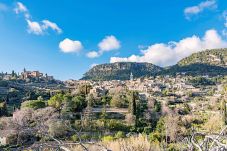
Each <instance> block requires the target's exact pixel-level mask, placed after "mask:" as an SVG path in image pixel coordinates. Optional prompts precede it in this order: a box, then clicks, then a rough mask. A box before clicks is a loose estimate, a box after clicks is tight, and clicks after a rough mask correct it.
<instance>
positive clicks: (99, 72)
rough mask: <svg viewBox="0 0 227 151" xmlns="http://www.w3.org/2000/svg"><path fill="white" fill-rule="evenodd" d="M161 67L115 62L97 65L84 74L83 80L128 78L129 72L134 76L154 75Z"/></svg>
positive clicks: (149, 64) (148, 64)
mask: <svg viewBox="0 0 227 151" xmlns="http://www.w3.org/2000/svg"><path fill="white" fill-rule="evenodd" d="M161 70H162V68H161V67H158V66H155V65H153V64H151V63H136V62H117V63H111V64H102V65H97V66H95V67H93V68H92V69H90V70H89V71H88V72H86V73H85V74H84V77H83V78H82V79H83V80H129V78H130V74H131V72H132V73H133V76H134V77H135V78H138V77H142V76H145V75H154V74H155V73H157V72H159V71H161Z"/></svg>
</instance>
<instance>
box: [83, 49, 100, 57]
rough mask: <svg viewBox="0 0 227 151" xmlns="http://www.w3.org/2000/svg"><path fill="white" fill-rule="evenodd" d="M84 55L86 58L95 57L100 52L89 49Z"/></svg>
mask: <svg viewBox="0 0 227 151" xmlns="http://www.w3.org/2000/svg"><path fill="white" fill-rule="evenodd" d="M86 55H87V57H88V58H97V57H99V56H100V54H99V53H98V52H97V51H90V52H88V53H87V54H86Z"/></svg>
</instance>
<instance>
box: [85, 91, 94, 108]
mask: <svg viewBox="0 0 227 151" xmlns="http://www.w3.org/2000/svg"><path fill="white" fill-rule="evenodd" d="M86 99H87V106H89V107H93V105H94V102H95V98H94V96H93V94H89V95H88V97H87V98H86Z"/></svg>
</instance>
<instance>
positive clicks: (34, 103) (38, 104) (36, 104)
mask: <svg viewBox="0 0 227 151" xmlns="http://www.w3.org/2000/svg"><path fill="white" fill-rule="evenodd" d="M44 107H46V102H45V101H42V100H29V101H25V102H23V103H21V108H31V109H35V110H36V109H39V108H44Z"/></svg>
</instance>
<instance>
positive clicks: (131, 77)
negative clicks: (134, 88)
mask: <svg viewBox="0 0 227 151" xmlns="http://www.w3.org/2000/svg"><path fill="white" fill-rule="evenodd" d="M130 81H133V74H132V72H131V74H130Z"/></svg>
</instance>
